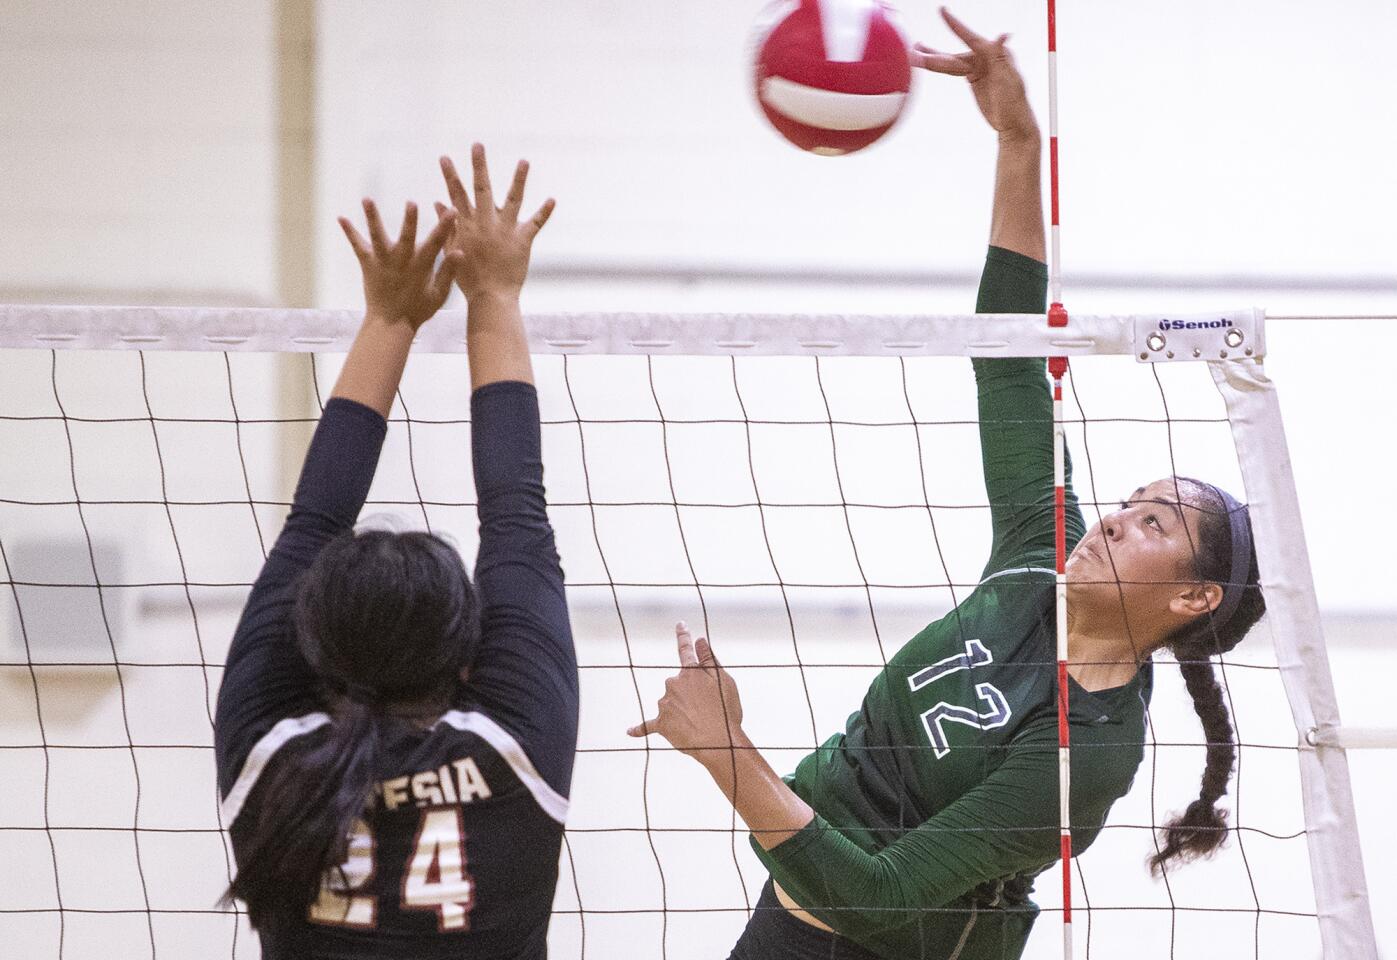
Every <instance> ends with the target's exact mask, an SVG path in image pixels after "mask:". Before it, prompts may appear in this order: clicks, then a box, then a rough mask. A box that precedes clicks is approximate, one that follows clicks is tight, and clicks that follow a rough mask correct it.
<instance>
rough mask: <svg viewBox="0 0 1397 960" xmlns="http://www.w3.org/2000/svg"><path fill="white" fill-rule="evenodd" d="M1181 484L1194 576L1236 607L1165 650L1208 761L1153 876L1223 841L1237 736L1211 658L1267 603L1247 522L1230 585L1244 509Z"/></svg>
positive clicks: (1166, 836) (1187, 630)
mask: <svg viewBox="0 0 1397 960" xmlns="http://www.w3.org/2000/svg"><path fill="white" fill-rule="evenodd" d="M1178 480H1179V482H1180V483H1187V484H1190V485H1192V486H1193V487H1194V489H1195V491H1196V500H1197V503H1196V505H1197V506H1198V508H1199V509H1200V510H1202V513H1203V516H1202V519H1201V520H1200V521H1199V524H1198V534H1199V536H1198V541H1199V542H1198V543H1197V544H1195V545H1194V546H1195V550H1194V576H1195V577H1197V579H1198V580H1199V582H1202V583H1218V584H1223V585H1224V587H1223V589H1224V591H1225V592H1226V591H1238V593H1235V594H1234V595H1233V596H1234V597H1235V600H1234V601H1233V602H1231V603H1228V604H1227V605H1228V606H1229V607H1230V608H1231V609H1230V612H1229V613H1228V614H1227V615H1226V616H1225V617H1221V618H1220V617H1217V616H1215V615H1214V614H1213V613H1212V612H1210V613H1207V614H1204V615H1202V616H1200V617H1198V619H1196V620H1195V621H1194V622H1192V623H1190V624H1188V625H1187V626H1185V627H1184V628H1183V629H1182V630H1180V631H1179V632H1178V633H1177V634H1176V635H1175V636H1174V637H1173V638H1172V639H1171V640H1170V642H1169V648H1170V649H1171V650H1172V651H1173V653H1174V656H1175V657H1177V658H1178V661H1179V673H1180V674H1181V675H1182V676H1183V679H1184V686H1185V687H1186V688H1187V690H1188V694H1189V696H1190V697H1191V698H1192V699H1193V709H1194V711H1195V712H1196V713H1197V714H1198V719H1199V721H1200V722H1201V723H1202V725H1203V736H1204V739H1205V741H1206V743H1207V759H1206V760H1205V762H1204V765H1203V781H1202V784H1201V785H1200V787H1199V790H1198V799H1196V800H1194V801H1193V802H1192V803H1190V804H1189V805H1188V807H1187V808H1186V809H1185V810H1184V812H1183V814H1182V815H1181V816H1178V817H1175V818H1174V819H1172V820H1170V821H1169V822H1168V823H1167V824H1165V826H1164V830H1163V841H1164V842H1163V844H1162V846H1161V847H1160V848H1159V852H1157V853H1156V854H1155V855H1154V856H1152V857H1150V860H1149V863H1150V869H1151V870H1152V871H1153V872H1155V873H1159V872H1161V871H1162V870H1163V868H1164V865H1165V864H1166V863H1167V862H1169V861H1170V860H1172V859H1174V858H1176V857H1177V858H1180V859H1182V860H1184V861H1185V862H1187V861H1189V860H1193V859H1196V858H1198V857H1203V856H1207V855H1208V854H1210V853H1212V852H1213V851H1214V850H1216V849H1217V848H1218V847H1220V846H1221V845H1222V843H1223V841H1224V840H1226V839H1227V830H1228V827H1227V812H1226V811H1225V810H1221V809H1219V808H1218V806H1217V803H1218V801H1219V800H1221V799H1222V797H1223V796H1224V795H1225V794H1226V793H1227V785H1228V782H1229V781H1230V780H1231V779H1232V770H1233V767H1234V766H1235V765H1236V762H1237V747H1236V742H1235V741H1236V734H1235V733H1234V731H1233V729H1232V716H1231V714H1230V713H1229V711H1228V709H1227V702H1226V700H1225V699H1224V697H1223V689H1222V687H1221V685H1219V683H1218V680H1217V676H1216V674H1215V672H1214V670H1213V664H1212V660H1211V657H1212V656H1215V655H1216V656H1221V655H1222V654H1224V653H1227V652H1228V651H1229V650H1231V649H1232V648H1233V647H1235V646H1237V644H1238V643H1240V642H1241V640H1242V638H1243V637H1245V636H1246V635H1247V632H1248V631H1250V630H1251V628H1252V627H1253V626H1254V625H1255V624H1256V622H1257V621H1258V620H1260V619H1261V615H1262V614H1263V613H1265V612H1266V600H1265V598H1264V597H1263V596H1262V595H1261V588H1260V585H1259V581H1260V571H1259V570H1258V568H1257V560H1256V547H1255V543H1254V542H1253V541H1252V539H1251V518H1250V517H1249V516H1246V515H1242V516H1240V517H1239V518H1238V522H1239V523H1240V524H1245V527H1244V528H1240V529H1238V530H1237V533H1239V534H1240V535H1241V536H1242V537H1245V540H1246V541H1247V542H1246V544H1245V546H1244V547H1243V548H1244V549H1247V550H1248V551H1249V553H1250V557H1249V558H1248V560H1249V562H1248V563H1247V564H1246V567H1245V569H1246V578H1245V584H1244V585H1243V584H1234V583H1231V582H1230V581H1232V580H1233V579H1234V575H1233V573H1232V569H1233V564H1232V550H1233V546H1234V543H1233V539H1234V537H1233V533H1234V525H1233V516H1232V515H1233V514H1234V513H1237V511H1238V510H1242V511H1245V508H1244V507H1234V506H1231V505H1229V503H1228V499H1229V498H1227V497H1226V496H1225V495H1224V494H1223V493H1222V492H1221V491H1220V490H1218V489H1217V488H1216V487H1214V486H1212V485H1211V484H1207V483H1203V482H1201V481H1198V480H1190V479H1188V478H1186V477H1179V478H1178ZM1234 503H1235V501H1234ZM1221 608H1222V605H1221V604H1219V609H1221Z"/></svg>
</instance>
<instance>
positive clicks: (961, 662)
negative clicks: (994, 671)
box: [907, 640, 1013, 760]
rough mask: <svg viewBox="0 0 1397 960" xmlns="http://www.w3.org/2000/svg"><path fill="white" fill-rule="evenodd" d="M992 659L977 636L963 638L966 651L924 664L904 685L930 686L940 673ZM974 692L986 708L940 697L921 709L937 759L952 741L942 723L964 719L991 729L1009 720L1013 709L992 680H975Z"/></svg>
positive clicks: (986, 662)
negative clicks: (976, 681) (964, 704)
mask: <svg viewBox="0 0 1397 960" xmlns="http://www.w3.org/2000/svg"><path fill="white" fill-rule="evenodd" d="M993 662H994V654H993V653H991V652H990V651H989V650H988V649H987V648H986V647H985V645H984V644H983V643H981V642H980V641H979V640H967V641H965V652H964V653H958V654H956V655H955V656H953V657H947V658H946V659H944V660H938V661H936V662H935V663H933V664H932V665H931V666H928V667H923V668H922V669H920V670H918V671H917V672H916V673H914V674H912V675H911V676H910V677H908V678H907V685H908V686H909V687H911V688H912V690H913V691H914V692H915V691H917V690H920V689H922V688H923V687H927V686H930V685H931V684H933V683H935V682H936V681H937V680H940V679H941V678H942V677H949V676H950V675H951V674H953V673H959V672H960V671H962V670H974V669H975V668H976V667H982V666H984V665H986V664H989V663H993ZM975 692H976V693H977V694H979V696H980V699H981V700H983V701H984V702H985V705H986V707H988V709H987V710H985V711H983V712H980V711H977V710H975V709H974V708H972V707H962V706H959V705H958V704H954V703H949V702H948V701H945V700H942V701H941V702H939V703H937V704H936V706H934V707H932V708H931V709H930V710H926V711H923V713H922V726H923V727H925V728H926V735H927V738H928V739H929V740H931V746H932V751H933V752H934V753H935V754H936V759H938V760H940V759H941V758H942V757H944V756H946V754H948V753H950V752H951V743H950V741H949V740H948V739H947V738H946V731H945V728H944V727H942V724H943V723H946V722H948V721H949V722H951V723H963V724H965V725H966V726H968V727H974V728H975V729H976V730H991V729H993V728H995V727H1002V726H1004V725H1005V724H1006V723H1008V722H1009V717H1010V716H1011V715H1012V714H1013V711H1012V710H1010V709H1009V701H1008V700H1006V699H1005V697H1004V694H1003V693H1001V692H1000V690H999V688H998V687H996V686H995V685H994V684H992V683H977V684H975Z"/></svg>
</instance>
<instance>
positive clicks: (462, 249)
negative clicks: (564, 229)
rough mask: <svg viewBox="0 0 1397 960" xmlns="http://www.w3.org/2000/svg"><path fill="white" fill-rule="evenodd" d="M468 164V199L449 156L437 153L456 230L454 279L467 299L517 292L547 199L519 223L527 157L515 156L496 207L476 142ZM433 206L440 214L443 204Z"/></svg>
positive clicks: (549, 208)
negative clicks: (505, 189)
mask: <svg viewBox="0 0 1397 960" xmlns="http://www.w3.org/2000/svg"><path fill="white" fill-rule="evenodd" d="M471 167H472V168H473V170H474V174H475V198H474V201H472V198H471V196H470V194H469V193H467V192H466V188H465V186H464V185H463V184H462V183H461V178H460V177H458V176H457V175H456V167H455V165H454V164H452V162H451V158H450V157H442V158H441V173H442V176H443V177H445V178H446V189H447V191H448V192H449V193H450V195H451V202H452V204H453V205H455V207H456V230H455V232H454V235H453V236H452V239H451V243H450V248H449V249H450V251H451V252H450V254H449V256H450V259H451V263H452V267H453V269H454V270H455V274H456V284H457V285H458V286H459V287H460V288H461V292H462V293H463V294H465V295H466V299H468V300H469V299H470V298H472V297H474V296H477V295H480V294H499V295H504V296H518V294H519V291H520V289H521V288H522V287H523V286H524V278H525V277H526V276H527V275H528V272H529V254H530V251H531V250H532V249H533V243H534V237H536V236H537V235H538V232H539V231H540V230H542V229H543V225H544V224H545V223H547V222H548V218H549V217H550V216H551V215H552V214H553V206H554V203H553V200H552V199H548V200H545V201H544V202H543V206H541V207H539V208H538V211H537V212H536V213H535V214H534V215H533V216H532V217H530V218H529V219H527V220H525V221H524V222H523V223H520V222H519V211H520V208H522V207H523V205H524V182H525V180H527V179H528V176H529V163H528V161H527V160H520V161H519V163H518V165H517V166H516V167H515V168H514V182H513V183H512V184H510V187H509V193H508V194H507V195H506V196H505V200H504V206H502V207H496V206H495V197H494V192H493V191H492V189H491V187H490V171H489V169H488V168H487V167H486V165H485V148H484V147H482V146H481V145H480V144H478V143H477V144H475V145H474V146H473V147H471ZM437 209H438V213H440V212H442V211H444V210H445V209H446V208H445V207H443V206H441V205H440V204H438V205H437Z"/></svg>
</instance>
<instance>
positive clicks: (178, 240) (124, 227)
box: [0, 0, 276, 304]
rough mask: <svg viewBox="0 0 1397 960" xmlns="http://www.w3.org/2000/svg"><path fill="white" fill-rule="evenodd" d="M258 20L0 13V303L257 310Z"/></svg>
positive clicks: (46, 1) (266, 273) (261, 100)
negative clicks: (115, 302)
mask: <svg viewBox="0 0 1397 960" xmlns="http://www.w3.org/2000/svg"><path fill="white" fill-rule="evenodd" d="M272 8H273V4H272V2H271V0H250V2H244V0H213V2H207V0H206V2H201V3H198V4H189V3H184V2H181V0H96V2H87V0H43V2H25V0H5V2H3V3H0V130H3V131H4V133H3V136H0V296H3V297H4V298H5V299H10V300H13V299H17V298H21V297H22V298H24V299H42V300H46V301H61V302H79V303H80V302H83V301H91V300H94V299H96V300H100V301H104V302H111V300H112V298H114V297H119V298H122V300H121V301H120V302H147V301H150V300H160V301H163V302H171V301H174V302H186V303H194V302H209V301H211V300H212V301H217V302H224V303H262V304H264V303H268V302H270V301H271V300H272V299H273V294H274V282H275V269H276V264H275V246H274V241H275V238H276V231H275V208H274V203H275V192H274V188H275V172H276V171H275V169H274V160H275V155H276V139H275V137H276V130H275V126H274V119H275V116H274V108H275V101H274V94H275V89H274V79H275V74H274V70H273V68H274V65H275V59H274V56H273V54H274V46H273V44H272V39H273V37H272V34H271V27H272V19H271V12H272Z"/></svg>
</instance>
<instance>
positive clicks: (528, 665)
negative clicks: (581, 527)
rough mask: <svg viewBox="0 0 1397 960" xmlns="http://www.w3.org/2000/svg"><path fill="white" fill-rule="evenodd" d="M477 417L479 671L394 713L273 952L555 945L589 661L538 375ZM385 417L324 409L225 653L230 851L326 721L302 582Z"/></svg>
mask: <svg viewBox="0 0 1397 960" xmlns="http://www.w3.org/2000/svg"><path fill="white" fill-rule="evenodd" d="M471 415H472V454H473V459H474V464H475V481H476V491H477V495H478V498H479V515H480V552H479V555H478V557H477V560H476V565H475V581H476V588H477V590H478V591H479V594H480V599H481V605H482V613H481V626H482V637H481V646H480V650H479V653H478V654H477V656H476V659H475V660H474V662H473V663H472V665H471V669H470V675H469V682H468V683H467V684H466V685H465V686H463V687H462V689H461V690H460V692H459V693H458V695H457V697H456V702H455V703H454V704H453V708H452V709H450V710H448V711H447V712H446V713H444V714H443V715H442V716H441V717H440V718H438V719H437V721H436V722H435V723H434V724H432V725H430V726H424V725H421V724H414V723H411V722H409V721H384V722H383V724H382V726H381V731H382V732H381V736H382V737H383V749H382V750H380V752H379V756H380V757H381V758H382V759H381V760H380V762H379V769H378V770H377V772H376V776H375V778H374V786H373V792H372V796H371V798H370V799H369V802H368V804H367V806H366V808H365V812H364V816H363V817H362V818H361V819H360V820H359V821H358V822H357V823H356V824H355V826H354V831H353V833H352V834H351V836H350V838H349V839H350V842H349V848H348V858H347V860H346V861H345V863H344V864H343V866H342V868H341V869H338V870H332V871H329V872H327V875H326V881H325V884H324V885H323V887H322V889H321V892H320V895H319V897H318V899H317V900H316V902H315V903H313V904H312V906H311V908H310V910H309V911H308V914H307V916H306V919H305V922H304V923H303V924H300V925H297V926H296V927H295V928H294V929H289V930H284V931H278V932H277V933H276V934H275V935H267V934H265V933H264V936H263V942H262V949H263V956H264V957H266V958H268V960H281V958H292V957H294V958H297V960H302V958H321V957H324V958H356V960H357V958H368V957H390V958H395V957H403V958H407V957H412V958H436V957H441V958H445V957H466V956H469V957H472V958H505V957H510V958H514V957H519V958H534V957H543V956H545V955H546V952H547V951H546V938H547V932H548V920H549V915H550V911H551V909H552V904H553V893H554V887H555V885H556V882H557V870H558V854H559V848H560V845H561V841H562V831H563V821H564V819H565V817H566V814H567V807H568V800H567V796H568V789H569V786H570V783H571V779H572V764H573V752H574V749H575V747H576V743H577V697H578V695H577V661H576V654H575V651H574V649H573V643H572V634H571V630H570V627H569V622H568V614H567V606H566V601H565V597H564V590H563V574H562V570H561V568H560V566H559V562H558V556H557V552H556V550H555V547H554V539H553V531H552V528H551V527H550V525H549V523H548V516H547V512H546V509H545V501H544V493H543V468H542V463H541V459H540V442H539V426H538V398H537V395H536V393H535V391H534V388H533V387H532V386H530V385H529V384H525V383H518V382H501V383H494V384H490V385H488V386H485V387H482V388H481V389H480V390H477V391H476V392H475V393H474V395H473V396H472V397H471ZM386 430H387V425H386V423H385V421H384V420H383V418H382V417H380V416H379V415H378V414H377V413H375V412H374V411H372V410H370V409H368V408H367V407H364V406H361V405H359V404H357V403H353V402H351V401H348V400H343V399H333V400H331V401H330V402H329V404H327V405H326V408H325V413H324V415H323V416H322V417H321V420H320V424H319V426H318V427H317V429H316V433H315V437H314V438H313V440H312V441H311V446H310V451H309V452H308V453H307V455H306V463H305V467H304V469H303V471H302V474H301V479H300V483H299V484H298V485H297V489H296V497H295V502H294V504H293V506H292V509H291V515H290V517H289V518H288V519H287V522H286V526H285V529H283V531H282V533H281V535H280V537H278V539H277V542H276V544H275V546H274V547H273V548H272V550H271V553H270V554H269V556H268V559H267V563H266V565H265V566H264V567H263V569H262V572H261V574H260V575H259V576H258V578H257V581H256V583H255V584H254V585H253V588H252V593H251V595H250V596H249V598H248V602H247V606H246V608H245V609H244V611H243V616H242V619H241V621H240V622H239V624H238V628H237V632H236V634H235V635H234V638H233V643H232V646H231V648H230V649H229V653H228V662H227V667H226V670H225V673H224V678H223V684H222V687H221V688H220V690H219V696H218V713H217V718H216V721H215V748H216V755H217V760H218V777H219V788H220V792H221V794H222V796H223V813H224V823H225V825H226V826H227V827H228V828H229V831H230V834H231V836H232V840H233V849H234V853H235V854H236V853H237V849H238V846H239V838H240V837H241V836H243V830H245V829H247V826H246V824H247V822H248V821H250V820H251V817H247V816H245V815H244V812H245V811H246V810H247V809H249V808H250V807H255V805H256V804H257V801H258V793H257V784H258V782H259V779H260V777H261V775H262V773H263V771H264V770H265V769H266V768H267V766H268V765H269V764H274V763H276V762H277V757H278V755H279V754H282V752H283V751H291V750H296V749H299V748H301V747H303V746H304V745H307V744H310V743H313V742H314V740H315V738H317V737H320V736H324V735H325V734H326V733H327V731H328V725H329V724H330V723H331V722H332V721H331V718H330V715H329V714H328V713H327V712H325V704H324V703H323V702H322V700H321V699H320V692H319V685H318V682H317V679H316V677H315V675H314V673H313V672H312V671H311V669H310V667H309V665H308V664H307V663H306V661H305V660H304V658H303V657H302V656H301V655H300V653H299V651H298V650H297V647H296V643H295V638H294V636H293V631H292V625H291V609H292V602H293V598H294V593H295V584H296V580H297V578H298V576H299V575H300V574H301V572H302V571H304V570H305V569H306V568H307V567H308V566H309V565H310V564H311V562H312V561H313V560H314V559H315V557H316V555H317V554H318V553H319V551H320V549H321V548H322V547H323V546H324V545H325V544H326V543H327V542H329V541H330V540H331V539H333V538H334V537H337V536H340V535H343V534H344V533H346V532H347V531H349V530H351V529H352V527H353V524H354V522H355V520H356V518H357V516H358V514H359V510H360V508H361V507H362V506H363V503H364V499H365V497H366V496H367V494H368V489H369V485H370V483H371V482H372V480H373V474H374V470H375V468H376V466H377V463H378V456H379V451H380V449H381V447H382V443H383V438H384V435H385V433H386Z"/></svg>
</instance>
